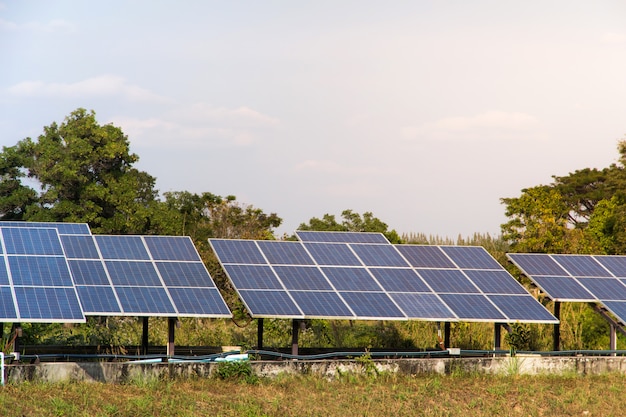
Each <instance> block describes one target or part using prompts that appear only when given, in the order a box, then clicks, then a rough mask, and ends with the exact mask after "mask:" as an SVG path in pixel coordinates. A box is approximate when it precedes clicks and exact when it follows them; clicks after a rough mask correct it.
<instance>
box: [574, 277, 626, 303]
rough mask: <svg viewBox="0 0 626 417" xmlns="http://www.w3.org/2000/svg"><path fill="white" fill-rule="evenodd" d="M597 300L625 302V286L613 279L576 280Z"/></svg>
mask: <svg viewBox="0 0 626 417" xmlns="http://www.w3.org/2000/svg"><path fill="white" fill-rule="evenodd" d="M577 280H578V282H580V284H581V285H582V286H583V287H585V288H586V289H587V290H589V292H591V293H592V294H593V295H594V296H595V297H596V298H597V299H599V300H622V301H626V285H624V284H622V282H620V280H618V279H615V278H577Z"/></svg>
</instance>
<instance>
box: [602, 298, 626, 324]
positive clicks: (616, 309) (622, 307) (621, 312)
mask: <svg viewBox="0 0 626 417" xmlns="http://www.w3.org/2000/svg"><path fill="white" fill-rule="evenodd" d="M601 301H602V304H603V305H604V306H605V307H606V308H607V309H608V310H609V311H610V312H611V313H612V314H613V315H614V316H616V317H617V318H618V319H619V320H620V321H621V322H622V323H626V301H610V300H601Z"/></svg>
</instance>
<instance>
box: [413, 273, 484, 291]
mask: <svg viewBox="0 0 626 417" xmlns="http://www.w3.org/2000/svg"><path fill="white" fill-rule="evenodd" d="M416 271H417V273H418V274H419V275H420V276H421V277H422V278H423V279H424V281H426V283H427V284H428V285H429V286H430V287H431V288H432V289H433V290H434V291H435V292H436V293H462V294H468V293H478V292H480V291H479V290H478V288H476V286H475V285H474V284H472V282H471V281H470V280H469V279H467V277H466V276H465V275H463V273H462V272H461V271H459V270H456V269H417V270H416Z"/></svg>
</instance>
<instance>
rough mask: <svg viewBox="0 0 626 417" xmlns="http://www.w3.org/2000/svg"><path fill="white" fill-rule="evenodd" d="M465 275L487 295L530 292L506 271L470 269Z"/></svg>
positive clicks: (525, 293)
mask: <svg viewBox="0 0 626 417" xmlns="http://www.w3.org/2000/svg"><path fill="white" fill-rule="evenodd" d="M465 274H466V275H467V276H468V277H469V278H470V279H471V280H472V282H473V283H474V284H476V286H478V288H480V290H481V291H482V292H484V293H485V294H520V295H522V294H524V295H527V294H528V291H526V289H525V288H524V287H522V285H521V284H519V283H518V282H517V281H516V280H514V279H511V275H510V274H509V273H508V272H506V271H504V270H500V271H498V270H488V271H483V270H478V269H468V270H466V271H465Z"/></svg>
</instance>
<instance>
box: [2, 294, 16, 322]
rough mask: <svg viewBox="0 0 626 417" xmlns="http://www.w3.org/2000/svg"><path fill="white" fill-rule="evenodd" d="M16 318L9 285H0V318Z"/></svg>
mask: <svg viewBox="0 0 626 417" xmlns="http://www.w3.org/2000/svg"><path fill="white" fill-rule="evenodd" d="M1 319H5V320H6V319H17V312H16V311H15V301H14V300H13V293H12V292H11V287H0V320H1Z"/></svg>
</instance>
